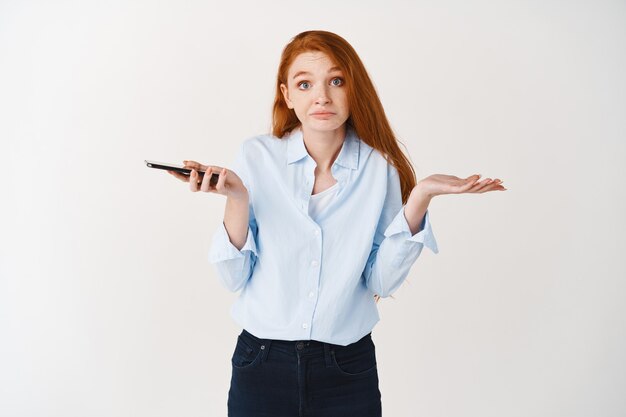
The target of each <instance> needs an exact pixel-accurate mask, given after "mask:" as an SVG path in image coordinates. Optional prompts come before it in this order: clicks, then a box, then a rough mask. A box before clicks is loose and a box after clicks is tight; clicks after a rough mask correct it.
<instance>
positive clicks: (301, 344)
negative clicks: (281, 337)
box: [296, 342, 304, 350]
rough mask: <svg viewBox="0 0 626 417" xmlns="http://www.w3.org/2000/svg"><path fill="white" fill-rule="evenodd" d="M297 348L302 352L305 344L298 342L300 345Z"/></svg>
mask: <svg viewBox="0 0 626 417" xmlns="http://www.w3.org/2000/svg"><path fill="white" fill-rule="evenodd" d="M296 348H297V349H298V350H302V349H303V348H304V343H302V342H298V343H297V344H296Z"/></svg>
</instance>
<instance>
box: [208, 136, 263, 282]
mask: <svg viewBox="0 0 626 417" xmlns="http://www.w3.org/2000/svg"><path fill="white" fill-rule="evenodd" d="M233 171H234V172H235V173H236V174H237V175H238V176H239V177H240V178H241V180H242V182H243V183H244V185H245V187H246V189H247V190H248V193H247V194H246V195H244V196H243V197H242V198H239V199H235V198H230V197H228V198H227V199H226V207H225V210H224V221H223V222H222V224H220V225H219V226H218V228H217V231H216V232H215V234H214V235H213V241H212V244H211V248H210V250H209V262H210V263H212V264H214V265H215V268H216V270H217V272H218V276H219V278H220V281H221V282H222V285H223V286H224V287H225V288H226V289H228V290H230V291H232V292H236V291H239V290H240V289H242V288H243V287H244V286H245V284H246V282H247V281H248V279H249V278H250V276H251V275H252V270H253V269H254V264H255V263H256V260H257V256H258V253H257V246H256V237H257V230H258V228H257V223H256V218H255V216H254V210H253V207H252V204H251V201H252V192H251V190H252V187H251V185H252V184H251V183H250V178H249V175H248V172H247V169H246V160H245V151H244V145H243V144H242V146H241V148H240V150H239V154H238V155H237V157H236V158H235V162H234V164H233Z"/></svg>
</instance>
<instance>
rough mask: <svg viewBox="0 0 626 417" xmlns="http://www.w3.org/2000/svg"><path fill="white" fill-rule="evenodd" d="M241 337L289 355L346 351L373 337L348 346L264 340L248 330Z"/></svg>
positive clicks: (370, 334) (306, 341)
mask: <svg viewBox="0 0 626 417" xmlns="http://www.w3.org/2000/svg"><path fill="white" fill-rule="evenodd" d="M241 336H243V337H244V338H248V339H251V340H254V341H255V342H256V343H258V344H259V345H264V344H265V345H271V347H272V349H278V350H280V351H282V352H284V353H287V354H294V355H295V354H296V353H301V354H315V353H320V352H328V351H334V350H336V349H346V348H348V347H349V346H353V345H357V344H360V343H364V342H366V341H367V339H370V338H371V337H372V333H371V332H370V333H368V334H366V335H365V336H363V337H362V338H361V339H359V340H358V341H356V342H354V343H351V344H349V345H347V346H343V345H336V344H332V343H326V342H321V341H319V340H281V339H263V338H260V337H257V336H255V335H253V334H252V333H250V332H248V331H247V330H246V329H243V330H242V332H241Z"/></svg>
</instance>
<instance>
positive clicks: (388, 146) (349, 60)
mask: <svg viewBox="0 0 626 417" xmlns="http://www.w3.org/2000/svg"><path fill="white" fill-rule="evenodd" d="M309 51H319V52H323V53H325V54H326V55H328V56H329V58H330V59H331V61H333V63H334V65H337V66H338V67H339V68H340V69H341V71H342V72H343V74H344V78H345V86H346V93H347V97H348V106H349V109H350V117H349V118H348V120H347V122H346V123H348V124H349V125H350V126H351V127H352V128H353V129H354V130H355V132H356V134H357V136H358V137H359V138H360V139H361V140H362V141H363V142H365V143H366V144H368V145H369V146H371V147H372V148H374V149H376V150H378V151H379V152H380V153H381V154H382V155H383V157H384V158H385V159H386V160H387V162H388V163H390V164H391V165H393V166H394V167H395V168H396V169H397V170H398V174H399V177H400V187H401V189H402V204H406V202H407V200H408V198H409V195H410V193H411V190H412V189H413V187H415V184H416V179H415V171H414V170H413V167H412V166H411V163H410V162H409V160H408V158H407V157H406V156H405V155H404V153H403V152H402V150H401V149H400V146H399V145H398V143H399V141H398V140H397V139H396V137H395V135H394V133H393V130H392V129H391V126H390V125H389V121H388V120H387V116H386V115H385V110H384V109H383V105H382V103H381V102H380V99H379V98H378V94H377V93H376V89H375V88H374V84H373V83H372V80H371V79H370V77H369V75H368V74H367V71H366V69H365V66H364V65H363V62H361V59H360V58H359V56H358V55H357V53H356V51H355V50H354V48H353V47H352V46H351V45H350V44H349V43H348V42H347V41H346V40H345V39H343V38H342V37H341V36H339V35H336V34H334V33H332V32H326V31H323V30H311V31H306V32H302V33H300V34H298V35H296V36H295V37H294V38H293V39H292V40H291V41H290V42H289V43H288V44H287V45H286V46H285V48H284V49H283V52H282V55H281V58H280V65H279V66H278V76H277V80H276V96H275V98H274V107H273V113H272V134H273V135H274V136H276V137H279V138H282V137H283V136H284V135H285V134H286V133H288V132H290V131H292V130H293V129H294V128H296V127H298V126H299V125H300V121H299V120H298V117H297V116H296V113H295V112H294V111H293V110H292V109H290V108H288V107H287V103H286V102H285V100H284V97H283V94H282V92H281V90H280V85H281V84H285V85H287V73H288V71H289V67H290V66H291V64H292V63H293V61H294V59H295V58H296V57H297V56H298V55H299V54H301V53H303V52H309ZM355 86H358V88H355Z"/></svg>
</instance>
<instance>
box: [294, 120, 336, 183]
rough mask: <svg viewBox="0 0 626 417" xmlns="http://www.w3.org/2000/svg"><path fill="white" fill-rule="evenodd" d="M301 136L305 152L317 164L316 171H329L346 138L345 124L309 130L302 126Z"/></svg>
mask: <svg viewBox="0 0 626 417" xmlns="http://www.w3.org/2000/svg"><path fill="white" fill-rule="evenodd" d="M302 138H303V140H304V146H305V147H306V150H307V152H308V153H309V155H311V158H313V160H314V161H315V163H316V164H317V168H316V169H315V170H316V172H317V173H329V172H330V168H331V167H332V166H333V163H334V162H335V159H337V156H338V155H339V152H340V151H341V147H342V146H343V141H344V140H345V138H346V124H345V123H344V124H343V125H341V127H339V128H338V129H336V130H331V131H326V132H324V131H319V130H310V129H307V128H305V127H304V126H302Z"/></svg>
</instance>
